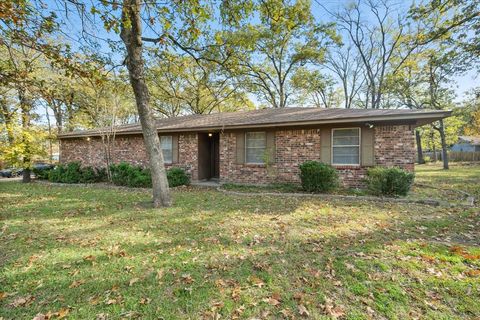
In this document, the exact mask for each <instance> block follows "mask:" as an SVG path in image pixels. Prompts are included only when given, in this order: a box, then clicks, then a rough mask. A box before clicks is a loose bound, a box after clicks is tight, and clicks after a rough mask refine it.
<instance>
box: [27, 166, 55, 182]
mask: <svg viewBox="0 0 480 320" xmlns="http://www.w3.org/2000/svg"><path fill="white" fill-rule="evenodd" d="M52 170H53V168H33V169H32V172H33V173H34V174H35V177H36V178H37V179H39V180H48V175H49V174H50V171H52Z"/></svg>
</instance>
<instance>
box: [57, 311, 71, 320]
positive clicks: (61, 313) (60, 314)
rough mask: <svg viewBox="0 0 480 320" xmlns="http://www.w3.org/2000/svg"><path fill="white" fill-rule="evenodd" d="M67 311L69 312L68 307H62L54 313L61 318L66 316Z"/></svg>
mask: <svg viewBox="0 0 480 320" xmlns="http://www.w3.org/2000/svg"><path fill="white" fill-rule="evenodd" d="M69 313H70V309H68V308H62V309H60V310H59V311H58V312H57V313H56V315H57V317H58V319H63V318H65V317H66V316H68V314H69Z"/></svg>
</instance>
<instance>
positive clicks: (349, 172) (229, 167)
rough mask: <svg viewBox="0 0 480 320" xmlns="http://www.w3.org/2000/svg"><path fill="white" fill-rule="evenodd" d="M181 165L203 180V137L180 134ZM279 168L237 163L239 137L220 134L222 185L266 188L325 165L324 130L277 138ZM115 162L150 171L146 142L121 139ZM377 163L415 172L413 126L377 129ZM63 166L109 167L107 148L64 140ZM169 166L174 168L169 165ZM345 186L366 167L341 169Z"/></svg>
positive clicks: (355, 183)
mask: <svg viewBox="0 0 480 320" xmlns="http://www.w3.org/2000/svg"><path fill="white" fill-rule="evenodd" d="M178 145H179V161H178V163H177V164H174V166H178V167H182V168H184V169H186V170H187V172H188V173H189V174H190V175H191V177H192V180H194V181H195V180H197V178H198V154H197V152H198V138H197V134H196V133H186V134H180V136H179V142H178ZM275 145H276V152H275V163H274V164H272V165H268V166H265V165H257V164H237V163H236V135H235V133H234V132H224V133H221V134H220V180H221V181H222V182H234V183H251V184H266V183H271V182H294V183H298V182H299V169H298V165H299V164H301V163H303V162H305V161H307V160H318V161H320V146H321V141H320V130H319V129H305V130H278V131H276V133H275ZM112 150H113V159H114V161H115V162H120V161H127V162H130V163H132V164H136V165H141V166H147V164H148V160H147V154H146V151H145V146H144V144H143V137H142V136H141V135H137V136H120V137H117V138H116V140H115V144H114V146H113V148H112ZM374 152H375V163H376V165H383V166H399V167H402V168H404V169H407V170H411V171H413V169H414V160H415V137H414V132H413V130H411V129H410V128H409V126H408V125H397V126H378V127H375V146H374ZM60 161H61V162H64V163H65V162H71V161H80V162H81V163H82V164H83V165H87V166H96V167H101V166H104V165H105V159H104V152H103V145H102V143H101V140H100V139H99V138H92V139H91V140H90V141H87V140H86V139H83V138H79V139H65V140H62V141H61V145H60ZM168 166H170V165H168ZM337 170H338V171H339V175H340V179H341V183H342V184H343V185H344V186H348V187H362V186H363V185H362V179H363V178H364V177H365V174H366V170H367V168H365V167H358V166H341V167H337Z"/></svg>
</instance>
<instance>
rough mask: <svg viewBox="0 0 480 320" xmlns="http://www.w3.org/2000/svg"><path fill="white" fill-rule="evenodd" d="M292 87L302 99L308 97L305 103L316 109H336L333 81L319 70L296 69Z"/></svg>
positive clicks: (338, 100) (336, 96)
mask: <svg viewBox="0 0 480 320" xmlns="http://www.w3.org/2000/svg"><path fill="white" fill-rule="evenodd" d="M292 86H293V88H294V89H295V90H297V91H298V92H299V93H300V95H301V96H302V97H304V98H305V97H309V99H307V101H308V102H312V103H313V105H314V106H316V107H318V108H336V107H338V105H339V104H340V100H341V97H340V96H339V92H338V90H336V88H335V80H334V79H333V77H332V76H330V75H326V74H323V73H322V72H321V71H320V70H309V69H305V68H301V69H298V70H297V72H296V73H295V74H294V75H293V77H292ZM302 100H303V99H302Z"/></svg>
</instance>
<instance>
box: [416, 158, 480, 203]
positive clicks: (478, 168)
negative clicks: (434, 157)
mask: <svg viewBox="0 0 480 320" xmlns="http://www.w3.org/2000/svg"><path fill="white" fill-rule="evenodd" d="M415 172H416V177H415V182H416V183H417V184H418V183H420V184H425V185H429V186H432V187H435V189H430V188H424V187H418V188H414V190H413V193H418V194H419V195H421V196H427V197H429V196H436V197H439V198H442V199H454V198H458V196H459V195H460V196H461V194H459V193H458V192H452V191H451V190H461V191H464V192H467V193H469V194H471V195H472V196H474V197H475V198H477V199H480V164H479V163H476V164H471V163H458V162H451V163H450V169H449V170H443V168H442V165H441V163H436V164H433V163H429V164H424V165H417V166H415Z"/></svg>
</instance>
